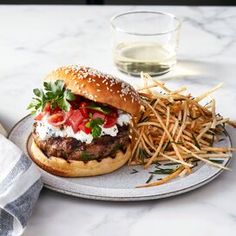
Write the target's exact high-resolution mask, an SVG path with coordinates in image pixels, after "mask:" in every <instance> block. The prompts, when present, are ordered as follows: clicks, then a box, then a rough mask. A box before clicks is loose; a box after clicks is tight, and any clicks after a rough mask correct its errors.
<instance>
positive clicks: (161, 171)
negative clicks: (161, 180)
mask: <svg viewBox="0 0 236 236" xmlns="http://www.w3.org/2000/svg"><path fill="white" fill-rule="evenodd" d="M178 168H179V166H178V167H176V168H173V169H170V168H166V169H163V168H160V167H156V170H154V171H151V172H149V173H150V174H159V175H161V174H162V175H168V174H172V173H174V172H175V171H176V170H177V169H178Z"/></svg>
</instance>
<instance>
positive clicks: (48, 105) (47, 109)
mask: <svg viewBox="0 0 236 236" xmlns="http://www.w3.org/2000/svg"><path fill="white" fill-rule="evenodd" d="M43 111H44V112H46V113H50V112H51V106H50V103H48V102H47V103H46V104H45V106H44V109H43Z"/></svg>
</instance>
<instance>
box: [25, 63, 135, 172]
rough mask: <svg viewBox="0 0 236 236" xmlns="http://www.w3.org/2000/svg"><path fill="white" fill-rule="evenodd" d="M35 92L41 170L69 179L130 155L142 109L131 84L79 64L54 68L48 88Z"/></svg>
mask: <svg viewBox="0 0 236 236" xmlns="http://www.w3.org/2000/svg"><path fill="white" fill-rule="evenodd" d="M33 92H34V98H33V99H32V102H31V103H30V104H29V106H28V109H29V110H30V111H31V113H32V114H33V115H34V120H35V122H34V125H33V131H32V134H31V138H30V142H29V144H28V151H29V154H30V156H31V158H32V160H33V161H34V162H35V163H36V164H37V165H38V166H40V167H41V168H42V169H44V170H45V171H47V172H50V173H52V174H55V175H58V176H64V177H82V176H95V175H102V174H106V173H110V172H113V171H115V170H116V169H118V168H120V167H121V166H123V165H124V164H125V163H126V162H127V160H128V159H129V158H130V156H131V147H130V146H131V145H130V144H131V138H132V134H131V130H132V125H134V122H135V120H137V117H138V115H139V112H140V98H139V95H138V93H137V92H136V91H135V89H134V88H133V87H132V86H131V85H129V84H128V83H126V82H124V81H122V80H119V79H117V78H115V77H113V76H111V75H108V74H103V73H101V72H99V71H97V70H95V69H92V68H89V67H83V66H77V65H75V66H64V67H60V68H58V69H56V70H55V71H53V72H51V73H50V74H49V75H48V76H47V77H46V78H45V79H44V83H43V89H34V90H33Z"/></svg>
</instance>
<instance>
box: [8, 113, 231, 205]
mask: <svg viewBox="0 0 236 236" xmlns="http://www.w3.org/2000/svg"><path fill="white" fill-rule="evenodd" d="M29 118H31V115H30V114H28V115H26V116H24V117H23V118H22V119H20V120H19V121H18V122H17V123H16V124H15V125H14V126H13V127H12V128H11V129H10V131H9V133H8V135H7V138H8V139H10V140H11V135H12V133H13V132H14V131H15V129H17V127H18V126H19V125H20V124H21V123H22V122H23V121H24V120H27V119H29ZM224 134H225V136H226V137H227V138H228V140H229V145H230V147H232V139H231V137H230V135H229V134H228V132H227V130H226V129H225V128H224ZM27 154H28V153H27ZM231 160H232V152H230V153H229V157H228V160H227V161H226V163H225V164H224V166H229V165H230V163H231ZM39 169H40V171H41V172H42V171H44V170H42V169H41V168H39ZM223 171H224V170H223V169H218V170H217V172H215V173H214V174H213V175H211V176H210V177H208V178H206V179H204V180H202V181H200V182H198V183H195V184H193V185H192V186H188V187H185V188H182V189H177V190H174V191H170V192H167V193H155V192H154V193H151V194H150V193H148V194H147V195H146V196H131V197H127V196H124V197H122V196H104V195H103V196H102V195H101V194H100V195H99V194H96V193H95V194H88V193H83V192H79V191H76V192H75V191H72V190H69V189H64V188H60V187H58V186H53V185H50V184H48V183H44V186H45V187H46V188H48V189H51V190H53V191H56V192H60V193H63V194H67V195H71V196H74V197H81V198H85V199H93V200H105V201H143V200H154V199H161V198H166V197H172V196H176V195H180V194H182V193H186V192H189V191H192V190H195V189H197V188H200V187H202V186H204V185H205V184H207V183H209V182H211V181H212V180H214V179H215V178H216V177H218V176H219V175H220V174H221V173H222V172H223ZM47 174H48V173H47ZM42 176H43V174H42ZM89 187H91V188H98V189H99V187H93V186H89ZM116 190H124V189H116Z"/></svg>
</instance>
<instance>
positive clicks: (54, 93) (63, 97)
mask: <svg viewBox="0 0 236 236" xmlns="http://www.w3.org/2000/svg"><path fill="white" fill-rule="evenodd" d="M43 86H44V89H38V88H36V89H34V90H33V93H34V95H35V97H34V98H33V99H32V101H31V103H30V104H29V106H28V107H27V109H28V110H30V111H31V113H32V114H35V113H36V112H37V111H40V112H41V111H43V109H44V107H45V105H46V104H47V103H49V104H50V106H51V108H52V109H55V108H56V107H59V108H60V109H62V110H64V111H69V110H70V106H71V105H70V103H69V101H73V100H75V95H74V94H73V93H72V92H71V90H69V89H65V83H64V81H62V80H57V81H55V82H44V84H43Z"/></svg>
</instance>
